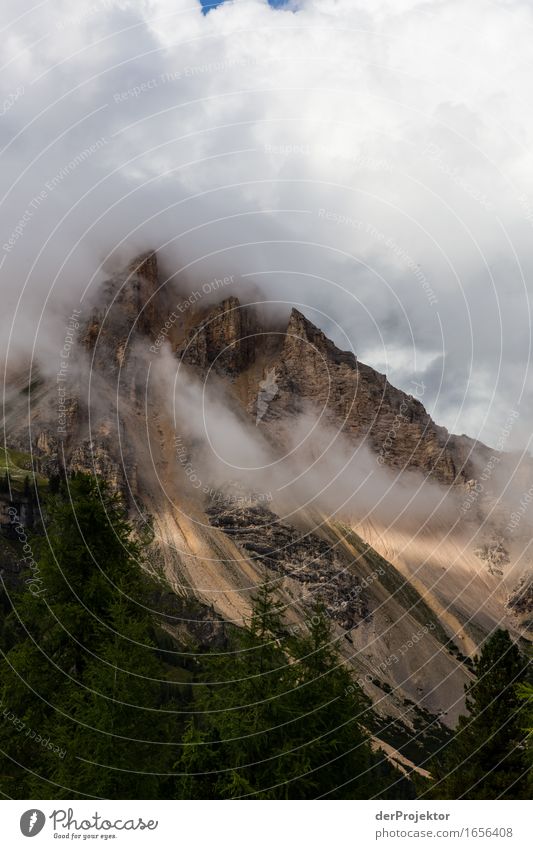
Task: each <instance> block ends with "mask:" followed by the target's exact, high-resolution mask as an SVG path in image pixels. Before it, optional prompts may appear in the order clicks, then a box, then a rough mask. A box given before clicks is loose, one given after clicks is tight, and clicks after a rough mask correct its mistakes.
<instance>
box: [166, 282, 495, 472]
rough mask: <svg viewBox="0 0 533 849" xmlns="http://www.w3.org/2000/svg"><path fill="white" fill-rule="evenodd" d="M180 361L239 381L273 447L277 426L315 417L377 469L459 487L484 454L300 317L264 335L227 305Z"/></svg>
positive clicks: (192, 336)
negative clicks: (373, 458)
mask: <svg viewBox="0 0 533 849" xmlns="http://www.w3.org/2000/svg"><path fill="white" fill-rule="evenodd" d="M177 356H178V357H180V358H181V359H182V360H183V361H184V362H186V363H189V364H190V365H194V366H195V367H197V368H198V369H200V370H202V371H203V373H204V374H206V373H207V371H208V370H209V369H210V368H213V369H214V370H215V371H217V373H218V374H219V375H221V376H223V377H224V376H226V377H228V378H229V379H230V380H232V381H234V380H235V379H236V378H237V377H238V376H239V375H244V376H245V377H246V385H245V391H246V398H245V406H246V409H247V410H248V412H249V413H250V414H251V415H252V416H253V417H254V419H255V420H256V423H257V424H259V425H260V426H261V428H262V429H263V430H265V431H266V432H267V433H268V432H272V434H273V435H274V438H275V439H278V440H279V439H280V433H279V430H278V429H277V428H276V423H279V422H281V423H283V424H284V426H285V427H287V426H289V427H290V419H291V417H294V416H297V415H299V414H300V413H302V412H304V411H305V412H309V411H312V412H313V413H314V414H315V415H321V418H322V421H323V422H324V423H327V424H329V425H330V426H331V427H333V428H334V429H336V430H338V431H341V432H342V433H343V434H344V435H345V436H346V437H347V438H348V439H350V440H351V441H352V442H353V443H358V444H359V443H361V442H364V443H365V444H366V445H367V447H368V448H370V449H371V450H372V451H373V452H374V453H375V454H376V455H377V458H378V462H381V463H383V464H385V465H388V466H391V467H393V468H397V469H414V470H418V471H422V472H423V473H424V474H425V475H426V476H428V477H431V478H433V479H435V480H436V481H438V482H439V483H443V484H446V485H450V484H455V483H461V484H465V483H466V482H467V481H468V480H469V479H471V478H472V477H475V473H476V469H478V468H479V467H480V466H482V465H483V462H484V461H485V460H486V458H487V457H488V456H490V454H491V452H490V450H489V449H488V448H486V447H485V446H483V445H481V444H480V443H477V442H475V441H474V440H471V439H469V438H468V437H465V436H454V435H451V434H449V433H448V431H447V430H446V428H443V427H439V426H438V425H436V424H435V422H434V421H433V420H432V418H431V416H430V415H429V414H428V413H427V412H426V410H425V409H424V406H423V405H422V403H421V401H420V400H419V398H418V397H417V396H418V395H422V394H423V387H422V386H421V385H418V384H417V385H413V392H412V394H410V395H409V394H406V393H405V392H402V391H401V390H399V389H396V388H395V387H394V386H392V385H391V384H390V383H389V381H388V380H387V378H386V376H385V375H383V374H380V373H379V372H377V371H375V370H374V369H373V368H371V367H370V366H367V365H364V364H363V363H360V362H359V361H358V359H357V357H356V356H355V354H353V353H352V352H347V351H341V350H340V349H339V348H337V346H336V345H334V343H333V342H331V340H329V339H328V338H327V337H326V336H325V334H324V333H323V332H322V331H321V330H320V329H319V328H317V327H316V326H315V325H314V324H313V323H312V322H311V321H309V320H308V319H307V318H306V317H305V316H304V315H303V314H302V313H301V312H300V311H299V310H297V309H293V310H292V312H291V314H290V317H289V321H288V323H287V324H286V326H285V327H284V328H282V329H278V330H276V331H271V330H270V329H269V328H268V327H261V326H260V324H259V322H258V319H257V316H256V315H255V314H254V313H253V312H252V311H251V310H250V309H249V308H247V307H241V305H240V304H239V301H238V299H237V298H235V297H233V298H229V299H227V300H226V301H223V302H222V303H221V304H219V305H218V306H217V307H215V308H213V309H212V310H210V311H208V313H207V314H206V315H205V314H204V315H202V317H201V318H200V317H198V320H197V323H196V325H195V326H194V327H193V328H192V329H191V330H190V331H189V333H188V336H187V339H186V341H185V343H184V344H183V345H182V346H180V347H179V348H178V350H177ZM256 362H257V363H260V365H261V368H260V369H256V370H255V374H254V364H255V363H256Z"/></svg>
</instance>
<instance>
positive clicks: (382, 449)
mask: <svg viewBox="0 0 533 849" xmlns="http://www.w3.org/2000/svg"><path fill="white" fill-rule="evenodd" d="M176 298H177V295H176V294H175V293H174V294H173V293H172V291H171V290H170V288H169V287H168V286H165V285H162V281H161V280H160V279H159V272H158V267H157V259H156V257H155V255H154V254H153V253H149V254H146V255H144V256H142V257H139V258H138V259H137V260H135V261H134V262H133V263H131V264H130V265H129V266H128V267H127V268H126V269H124V270H123V271H122V272H120V273H117V274H116V275H114V276H113V277H111V278H110V279H109V280H108V281H107V282H106V283H105V284H104V285H103V287H102V290H101V293H100V298H99V299H98V302H97V303H96V305H95V308H94V310H93V312H92V313H91V315H90V317H89V318H88V319H87V320H86V321H85V322H84V323H83V326H81V327H80V329H79V339H78V343H77V345H78V348H77V359H76V363H77V365H76V367H74V365H72V366H71V368H70V371H69V374H68V379H67V389H66V393H65V398H64V399H63V401H62V407H63V417H64V418H63V419H62V421H63V422H64V424H63V427H62V431H63V432H60V428H59V427H58V394H57V385H56V381H55V380H48V381H47V380H42V381H40V382H38V383H37V384H36V386H35V388H34V389H32V390H31V393H30V404H29V405H28V397H27V395H26V394H25V393H24V392H22V391H21V392H20V395H19V397H18V399H17V398H15V400H14V401H13V402H12V404H11V407H10V408H9V410H7V412H6V416H5V419H4V422H3V424H4V427H5V428H6V432H7V434H8V440H9V443H10V444H11V445H12V447H13V448H17V449H18V450H20V451H26V452H28V453H29V454H31V457H32V459H33V462H35V463H36V464H37V465H38V467H39V471H40V472H41V473H42V474H44V475H49V474H51V473H54V472H56V471H57V470H58V469H60V468H61V467H66V468H67V469H74V470H83V471H89V472H91V473H93V472H94V473H97V474H99V475H102V476H103V477H105V478H106V479H107V480H108V481H109V482H110V484H111V485H112V486H113V487H114V488H115V489H117V490H118V491H119V492H121V493H122V494H123V497H124V499H125V501H126V503H127V504H128V505H129V506H130V508H131V511H132V517H133V518H134V519H135V521H137V522H139V523H142V522H144V521H146V518H147V517H148V516H150V517H151V521H152V523H153V528H154V531H155V542H154V544H153V546H152V549H151V551H150V556H149V567H150V568H152V569H154V570H163V571H164V573H165V574H166V576H167V579H168V581H169V583H170V585H171V586H172V588H173V590H174V591H175V592H176V593H178V594H180V595H188V596H190V597H194V598H197V599H199V600H200V601H201V602H202V603H204V604H206V605H207V606H208V607H209V608H210V607H211V606H212V607H213V608H214V609H215V610H216V611H217V614H218V615H220V616H221V617H223V618H226V619H229V620H232V621H235V622H239V621H240V620H241V619H242V616H243V615H245V614H246V613H247V612H248V609H249V596H250V592H251V591H253V588H254V587H255V586H257V584H258V583H260V582H261V581H264V580H265V578H266V579H267V580H272V581H273V582H275V583H276V586H278V587H279V593H280V597H281V598H282V599H283V601H284V603H285V605H286V613H287V617H288V618H289V620H290V621H291V622H292V623H293V625H294V626H295V627H303V626H302V623H303V622H305V618H306V616H308V615H309V610H310V605H311V602H312V601H313V599H315V598H316V597H319V598H321V599H322V600H323V601H324V604H325V605H326V609H327V611H328V615H329V616H330V618H331V622H332V626H333V628H334V634H335V640H336V643H337V645H338V647H339V650H340V651H341V652H342V653H343V655H344V656H345V659H346V660H347V661H348V662H349V663H351V664H352V665H353V666H354V668H355V669H356V671H357V672H358V673H360V674H361V675H364V676H365V687H366V689H367V691H368V692H369V695H371V696H372V697H378V698H379V700H380V704H383V705H386V708H385V713H387V712H388V713H390V714H391V715H395V716H399V715H403V713H404V712H405V705H404V703H403V700H404V699H406V698H407V699H410V700H411V701H412V702H416V703H417V704H420V705H422V706H423V707H424V708H426V709H428V710H430V711H431V712H432V713H434V714H442V715H444V716H446V720H447V721H449V722H451V723H453V721H454V719H455V717H456V716H457V713H458V712H459V711H460V710H461V707H462V694H463V685H464V683H465V682H466V681H467V680H468V675H469V671H468V667H467V666H465V664H464V662H463V661H464V657H463V655H467V654H471V653H472V652H473V651H475V650H476V648H477V645H478V643H479V640H480V639H482V638H483V636H484V634H486V633H487V632H489V631H490V630H492V629H493V628H494V627H495V626H496V625H497V624H501V623H502V622H505V623H506V624H508V625H509V627H511V628H513V627H515V626H516V625H517V621H518V618H520V620H521V621H522V622H524V620H525V619H526V617H527V612H526V608H527V607H529V596H530V594H531V593H530V586H531V585H530V583H529V582H525V583H524V587H527V588H528V589H527V592H526V593H525V596H526V601H525V602H522V601H521V599H522V595H524V593H522V595H521V594H520V592H518V594H517V592H514V593H513V590H514V588H515V587H516V586H517V584H518V581H519V578H520V577H521V576H522V573H523V571H524V569H523V563H522V560H520V559H519V556H518V555H517V557H516V558H515V557H514V556H513V553H512V551H511V550H510V553H509V556H508V560H507V561H506V565H505V566H504V567H502V569H501V570H500V571H501V572H502V573H503V574H498V575H497V574H495V572H494V570H492V571H491V570H489V569H488V568H487V564H486V563H485V562H484V561H483V559H482V558H480V557H479V556H478V555H477V554H476V552H475V550H474V548H475V546H474V545H472V544H470V540H471V539H473V538H476V537H478V538H476V546H477V547H478V548H483V539H482V532H483V528H484V526H485V524H486V523H487V518H486V517H487V513H486V511H485V512H483V510H482V509H481V506H482V505H481V499H479V501H478V502H477V503H476V504H475V509H472V511H471V512H470V514H469V517H468V521H469V522H470V523H471V525H470V527H469V528H468V529H467V533H465V532H464V527H463V525H464V522H463V525H461V524H459V526H458V527H459V530H456V529H455V523H454V521H450V520H449V519H448V518H442V516H441V517H439V516H438V515H437V518H436V520H435V521H434V522H433V524H432V525H431V526H428V527H424V528H423V529H421V530H420V531H419V530H418V529H416V531H415V532H413V531H412V528H411V529H410V531H409V533H407V532H406V531H405V529H404V528H402V527H395V528H394V529H392V528H391V527H386V526H383V527H380V526H379V524H378V522H377V521H376V519H375V517H372V516H371V517H370V518H368V517H367V518H363V517H362V516H359V515H357V514H356V513H353V515H351V516H348V518H346V517H344V518H343V521H345V523H344V524H343V525H341V524H340V523H339V522H338V521H336V520H335V519H332V518H331V517H328V516H325V515H318V514H314V515H313V514H312V513H311V512H310V510H307V509H301V510H300V509H296V508H295V509H293V506H294V505H289V506H288V507H287V505H286V504H283V503H282V501H281V500H279V501H278V503H276V499H277V495H276V493H274V495H273V496H271V498H270V499H269V503H268V506H267V505H266V504H265V503H264V502H263V503H260V502H258V500H257V498H255V499H254V497H252V496H251V494H250V492H249V485H248V487H247V486H245V485H243V484H242V481H241V482H239V480H238V478H239V470H238V468H237V469H235V471H234V477H235V478H236V480H233V481H232V482H231V484H229V483H228V482H227V480H226V485H225V487H222V488H221V487H220V484H219V482H217V481H211V480H210V479H209V477H207V476H206V475H207V474H208V473H205V472H203V471H202V472H200V471H199V470H200V469H201V468H202V465H201V464H202V460H203V459H204V457H203V456H202V455H204V454H206V453H208V450H209V446H208V445H207V443H206V442H205V440H204V441H203V442H202V441H201V440H200V439H199V438H196V439H195V438H194V436H193V437H191V436H190V433H191V428H190V427H185V426H184V427H183V428H182V430H181V429H180V421H181V422H184V423H185V424H188V418H189V417H192V413H191V411H190V409H189V406H188V405H189V403H190V398H189V396H187V394H186V392H185V390H184V388H183V387H181V388H180V385H179V384H177V386H178V390H177V397H176V398H175V399H169V394H171V391H175V386H174V388H173V389H172V390H171V389H170V388H169V384H168V383H166V384H165V383H161V384H159V383H158V382H157V381H154V379H153V374H154V372H155V371H156V370H157V368H158V367H161V365H162V364H163V362H166V363H167V365H168V364H170V368H171V370H172V363H174V364H175V369H176V370H177V369H178V366H179V368H180V371H185V373H186V376H187V385H188V386H190V385H194V386H196V387H198V389H199V392H200V393H204V394H205V395H206V396H209V393H210V392H211V389H212V381H213V384H214V388H215V389H216V400H217V404H218V405H219V409H220V410H223V408H225V409H227V410H231V411H232V413H234V414H235V416H236V417H237V418H238V419H239V422H240V423H241V424H242V423H244V425H245V426H246V427H247V428H248V431H246V429H244V430H243V431H242V433H243V434H244V435H245V436H246V433H249V432H253V433H254V435H255V436H256V437H257V438H258V439H261V440H262V444H264V445H265V446H268V447H269V448H272V450H273V451H275V452H277V455H278V456H279V455H282V454H283V453H284V451H285V449H286V440H287V434H290V433H291V431H292V430H293V429H294V428H295V427H296V423H297V422H298V419H299V417H300V416H301V415H302V414H305V415H308V416H310V418H311V420H312V421H319V420H320V421H321V422H323V423H324V424H326V425H328V427H330V428H332V429H333V430H334V431H335V432H340V433H342V434H343V437H344V439H345V440H347V442H348V444H349V445H351V446H353V447H354V448H356V447H357V446H359V445H361V444H364V445H365V446H367V448H368V449H369V451H370V454H371V456H372V457H373V458H374V460H375V467H376V468H378V466H380V465H381V466H383V467H384V469H390V470H391V471H392V472H393V477H394V475H396V473H397V471H398V470H403V469H406V470H408V471H410V472H418V473H419V475H420V477H426V478H430V479H431V480H432V481H434V482H436V483H438V484H439V485H440V486H441V487H443V488H445V490H443V491H453V492H457V493H459V494H460V496H461V497H462V493H467V492H468V491H469V490H468V486H467V482H468V481H469V480H470V479H471V478H475V477H476V469H478V468H480V467H482V466H483V465H484V464H485V463H486V460H487V458H488V457H490V456H491V454H492V453H493V452H490V451H489V449H487V448H485V447H484V446H482V445H480V444H479V443H476V442H474V441H472V440H470V439H468V438H467V437H455V436H451V435H450V434H448V432H447V431H446V430H445V429H444V428H441V427H439V426H438V425H436V424H435V423H434V422H433V421H432V419H431V417H430V416H429V415H428V413H427V412H426V411H425V409H424V407H423V405H422V403H421V401H420V400H419V399H418V398H417V397H416V394H417V387H415V386H414V387H413V396H409V395H406V394H405V393H404V392H401V391H400V390H398V389H395V388H394V387H393V386H391V385H390V383H389V382H388V380H387V379H386V377H385V376H384V375H382V374H379V373H378V372H376V371H375V370H373V369H372V368H370V367H369V366H366V365H364V364H362V363H360V362H359V361H358V360H357V358H356V356H355V355H354V354H353V353H350V352H344V351H341V350H339V349H338V348H337V347H336V346H335V345H334V344H333V342H331V341H330V340H329V339H327V337H326V336H325V335H324V333H323V332H322V331H321V330H320V329H319V328H317V327H315V326H314V325H313V324H312V322H310V321H309V320H308V319H307V318H306V317H305V316H304V315H303V314H302V313H301V312H299V311H298V310H296V309H293V310H292V312H291V314H290V316H289V318H288V319H287V320H286V321H284V322H281V321H278V322H277V323H275V322H274V323H273V322H272V321H270V320H269V321H266V320H265V319H264V318H263V317H262V316H261V315H260V314H259V313H258V312H257V311H255V310H254V309H253V308H249V307H246V306H245V307H243V306H241V305H240V303H239V301H238V300H237V298H235V297H232V298H227V299H226V300H223V301H222V302H221V303H219V304H216V305H215V306H208V307H206V306H205V305H204V304H203V302H202V301H201V300H200V302H199V303H198V304H195V305H194V306H192V307H191V308H190V309H189V310H188V311H187V312H186V313H185V314H184V315H181V314H176V313H173V305H174V307H175V305H176V302H177V301H176ZM170 315H172V316H173V318H172V320H171V321H170V325H171V329H172V332H171V333H169V334H168V336H166V335H165V331H164V328H165V327H167V326H169V316H170ZM163 338H164V339H166V343H165V344H166V346H167V353H166V354H165V355H163V353H162V345H160V344H159V342H157V343H156V340H161V339H163ZM154 350H155V351H156V353H154ZM163 356H165V357H166V360H163ZM21 385H23V384H21ZM180 392H181V393H182V394H180ZM170 400H173V401H175V405H176V406H177V408H178V411H179V416H178V418H177V419H176V418H175V407H173V405H172V404H171V403H170ZM180 417H181V418H180ZM215 424H216V422H215ZM244 425H243V427H244ZM235 438H236V439H237V440H238V439H240V438H241V437H240V435H239V434H237V435H236V437H235ZM243 438H244V437H243ZM195 442H196V443H199V446H198V444H195ZM195 452H196V453H195ZM196 482H199V486H198V487H197V486H196ZM222 490H224V491H222ZM296 507H298V505H296ZM483 509H484V508H483ZM478 512H479V515H477V514H478ZM476 523H477V524H476ZM452 525H453V530H452ZM478 531H479V535H478ZM491 532H492V528H491ZM506 544H507V543H506ZM504 547H505V546H504ZM509 595H511V596H512V599H511V604H510V605H509V607H506V601H507V598H508V596H509ZM524 605H525V606H524ZM419 632H420V634H421V635H422V636H420V635H419ZM414 637H416V645H417V648H416V651H411V650H405V651H403V647H404V646H409V644H411V645H413V639H414ZM391 658H392V659H391ZM394 658H396V660H394ZM376 682H377V683H376ZM390 687H393V688H395V694H394V695H391V694H390V693H389V689H390ZM387 688H389V689H387Z"/></svg>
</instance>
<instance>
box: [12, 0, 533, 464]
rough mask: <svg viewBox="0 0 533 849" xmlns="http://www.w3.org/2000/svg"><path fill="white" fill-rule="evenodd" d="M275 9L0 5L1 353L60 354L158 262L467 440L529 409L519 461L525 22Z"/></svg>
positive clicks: (529, 155)
mask: <svg viewBox="0 0 533 849" xmlns="http://www.w3.org/2000/svg"><path fill="white" fill-rule="evenodd" d="M204 5H205V4H204ZM276 5H278V4H276ZM273 6H274V4H269V3H267V2H265V0H232V2H224V3H222V4H221V5H218V6H217V7H216V8H210V9H209V10H208V13H207V14H203V13H202V12H205V11H206V10H205V8H204V9H202V4H200V3H199V2H197V0H97V2H92V0H89V2H85V3H80V4H77V5H76V6H73V4H71V3H67V2H66V0H54V2H47V0H43V1H42V2H36V3H34V2H28V0H23V2H22V3H21V2H19V1H18V2H14V0H5V2H4V7H3V16H2V47H3V58H2V62H3V67H2V77H1V79H2V91H3V94H2V96H1V98H0V150H1V165H2V167H1V169H0V182H1V185H0V197H1V200H0V230H1V233H2V237H1V244H0V286H1V295H2V310H1V311H0V357H1V358H2V359H6V358H7V360H8V364H9V363H13V362H16V358H17V357H20V355H21V354H27V353H31V352H33V351H35V355H36V356H37V357H43V358H44V357H49V358H52V360H53V359H54V358H57V355H58V354H57V352H58V351H59V350H60V348H61V342H62V334H63V336H64V332H63V330H62V328H64V324H65V322H66V320H67V318H68V315H70V312H71V310H72V309H74V308H81V309H82V313H83V310H87V309H88V307H87V303H88V298H89V296H90V295H91V294H92V293H94V292H95V291H96V288H97V286H98V283H99V281H101V279H102V278H103V277H105V274H106V273H107V272H108V271H109V270H110V269H111V270H112V269H113V268H115V267H116V265H117V263H118V262H120V261H124V260H125V259H127V258H128V257H130V256H132V255H134V254H135V253H137V252H138V251H140V250H144V249H148V248H155V249H157V250H158V253H159V256H160V257H161V261H162V265H163V267H164V269H165V272H166V273H174V272H176V273H178V272H179V273H178V274H177V278H178V279H179V281H180V284H181V285H190V286H194V287H196V285H197V284H198V282H199V281H200V282H201V281H203V280H206V279H209V280H210V279H212V278H213V277H215V276H224V275H230V274H234V275H236V277H237V279H238V280H239V286H240V290H241V292H242V297H243V299H247V298H250V297H255V296H256V295H255V293H256V292H257V287H258V286H259V288H260V291H261V293H262V294H261V297H262V299H264V300H268V301H270V302H275V303H278V304H279V308H280V309H285V308H287V305H288V304H289V303H290V304H292V303H296V304H297V305H299V308H300V309H302V311H303V312H304V313H305V314H306V315H307V316H308V317H309V318H310V319H311V320H313V321H314V322H315V323H317V324H318V325H319V326H320V327H322V329H324V331H325V332H327V333H328V334H329V335H330V336H332V337H333V338H334V339H335V341H336V342H337V343H338V344H340V345H341V347H343V348H347V347H351V348H352V349H353V350H354V351H355V352H356V353H357V355H358V356H359V358H360V359H361V360H362V361H365V362H368V363H370V364H371V365H373V366H374V367H375V368H377V369H378V370H380V371H382V372H385V373H386V374H387V375H388V377H389V379H390V381H391V382H392V383H394V384H396V385H398V386H400V387H401V388H403V389H405V390H406V391H407V392H409V391H412V387H413V386H414V382H415V381H416V382H417V384H418V385H419V386H420V385H423V397H422V398H421V400H422V401H423V403H424V404H425V405H426V407H427V408H428V409H429V410H430V412H431V413H432V415H433V416H434V418H436V420H437V421H438V422H439V423H441V424H444V425H446V426H447V427H448V428H449V429H450V430H452V431H454V432H458V433H463V432H466V433H469V434H470V435H472V436H474V437H477V438H479V439H482V440H484V441H486V442H488V443H489V444H492V445H494V444H496V443H498V444H501V443H500V439H501V435H502V433H503V432H504V431H505V430H506V429H508V428H506V424H507V422H508V420H509V416H510V415H511V414H512V413H513V411H518V413H519V415H518V416H516V417H514V418H513V427H512V428H511V432H510V433H509V434H508V435H506V436H505V440H504V446H505V447H507V448H517V447H524V446H525V445H527V444H528V443H529V439H530V431H531V427H530V422H531V421H533V402H532V398H533V393H532V380H531V374H530V360H531V356H530V348H531V303H530V300H531V295H532V292H531V288H532V285H531V280H532V272H533V268H532V264H533V252H532V251H531V242H532V235H533V229H532V228H533V150H532V147H531V138H532V137H533V132H532V130H533V127H532V126H531V124H532V123H533V113H532V111H531V108H530V80H531V79H532V72H533V67H532V66H533V52H532V51H531V43H532V36H533V6H532V4H531V3H529V2H521V0H501V1H500V2H490V0H471V2H469V3H467V4H466V3H464V2H459V0H424V2H421V0H394V2H393V0H372V2H370V0H298V2H297V3H296V2H292V0H289V2H287V3H284V4H282V5H281V6H280V7H279V8H274V7H273ZM510 46H512V49H510ZM80 299H81V302H80Z"/></svg>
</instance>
